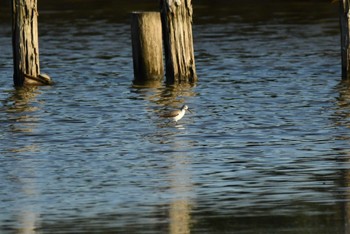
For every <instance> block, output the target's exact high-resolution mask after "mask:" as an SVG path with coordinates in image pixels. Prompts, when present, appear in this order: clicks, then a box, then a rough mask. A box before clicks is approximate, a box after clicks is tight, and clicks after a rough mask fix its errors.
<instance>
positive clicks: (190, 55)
mask: <svg viewBox="0 0 350 234" xmlns="http://www.w3.org/2000/svg"><path fill="white" fill-rule="evenodd" d="M160 3H161V17H162V25H163V39H164V49H165V60H166V79H167V82H168V83H175V82H195V81H197V74H196V67H195V61H194V50H193V35H192V12H193V10H192V3H191V0H160Z"/></svg>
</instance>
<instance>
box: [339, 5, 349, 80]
mask: <svg viewBox="0 0 350 234" xmlns="http://www.w3.org/2000/svg"><path fill="white" fill-rule="evenodd" d="M349 1H350V0H340V1H339V19H340V37H341V61H342V79H343V80H348V79H349V78H350V44H349V42H350V41H349V38H350V32H349V28H350V21H349V19H350V17H349V16H350V9H349Z"/></svg>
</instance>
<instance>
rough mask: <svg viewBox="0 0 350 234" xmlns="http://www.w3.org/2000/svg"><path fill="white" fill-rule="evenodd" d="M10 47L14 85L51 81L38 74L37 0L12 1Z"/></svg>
mask: <svg viewBox="0 0 350 234" xmlns="http://www.w3.org/2000/svg"><path fill="white" fill-rule="evenodd" d="M12 48H13V65H14V73H13V81H14V84H15V86H23V85H26V84H32V85H43V84H50V83H51V79H50V77H48V76H47V75H41V74H40V65H39V43H38V11H37V0H13V1H12Z"/></svg>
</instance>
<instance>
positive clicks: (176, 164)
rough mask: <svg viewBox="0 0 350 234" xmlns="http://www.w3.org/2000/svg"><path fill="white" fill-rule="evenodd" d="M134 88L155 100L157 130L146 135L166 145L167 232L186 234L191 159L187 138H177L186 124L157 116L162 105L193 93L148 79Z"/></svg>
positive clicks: (187, 86) (173, 105)
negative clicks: (168, 189)
mask: <svg viewBox="0 0 350 234" xmlns="http://www.w3.org/2000/svg"><path fill="white" fill-rule="evenodd" d="M134 88H138V92H139V94H140V96H142V97H143V98H144V99H145V100H148V101H150V102H151V103H155V104H156V105H157V106H156V107H155V108H154V109H153V113H152V114H153V115H154V120H155V122H156V123H157V126H158V131H157V132H156V133H155V134H154V135H153V136H150V137H149V138H148V140H150V141H152V142H156V143H158V144H161V145H162V146H164V147H166V148H167V149H168V150H167V151H166V152H165V154H166V158H167V161H168V162H167V163H168V164H169V165H170V166H169V168H168V176H169V187H170V194H171V199H170V204H169V233H171V234H187V233H190V232H191V230H190V226H191V206H192V203H193V201H192V198H193V184H192V181H191V160H190V155H189V154H188V153H187V152H188V151H189V150H190V149H191V142H190V141H188V140H186V139H184V138H180V137H179V136H181V135H182V134H183V133H185V131H186V124H185V123H182V124H176V125H168V124H164V123H163V121H162V120H161V119H158V116H159V114H160V112H162V111H163V110H164V109H165V108H177V107H179V106H181V105H183V104H185V103H186V102H187V100H188V98H189V97H193V96H195V95H196V93H195V92H194V91H193V85H190V84H179V85H171V86H163V85H162V84H161V83H152V85H151V86H150V83H148V84H147V85H143V86H140V85H138V86H134Z"/></svg>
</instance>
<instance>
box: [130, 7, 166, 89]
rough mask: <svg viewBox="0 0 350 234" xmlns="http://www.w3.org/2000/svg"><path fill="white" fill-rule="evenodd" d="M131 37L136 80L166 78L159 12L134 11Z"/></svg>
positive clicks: (146, 80)
mask: <svg viewBox="0 0 350 234" xmlns="http://www.w3.org/2000/svg"><path fill="white" fill-rule="evenodd" d="M131 38H132V54H133V61H134V62H133V64H134V82H135V83H145V82H154V81H160V80H162V79H163V78H164V64H163V42H162V24H161V20H160V13H159V12H132V13H131Z"/></svg>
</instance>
